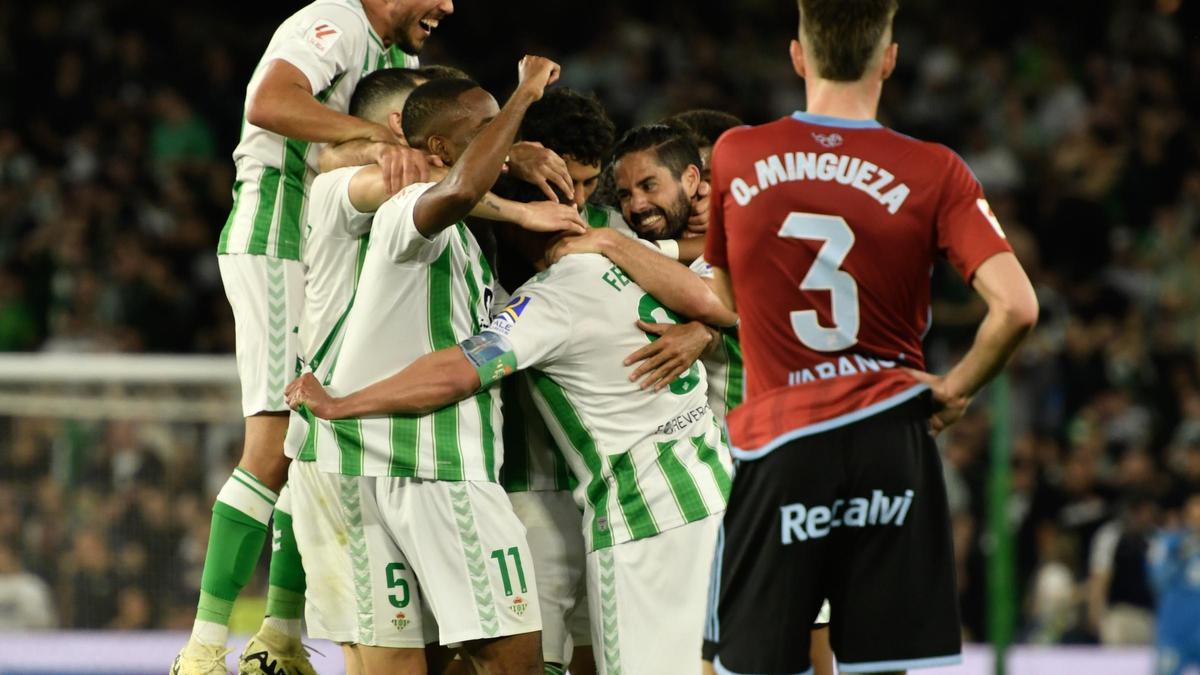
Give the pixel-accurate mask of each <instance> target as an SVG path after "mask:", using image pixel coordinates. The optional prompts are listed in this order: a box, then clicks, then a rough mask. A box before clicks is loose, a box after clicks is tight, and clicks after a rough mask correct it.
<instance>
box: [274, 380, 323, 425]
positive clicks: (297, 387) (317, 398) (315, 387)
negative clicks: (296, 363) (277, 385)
mask: <svg viewBox="0 0 1200 675" xmlns="http://www.w3.org/2000/svg"><path fill="white" fill-rule="evenodd" d="M283 393H284V397H285V399H286V400H287V404H288V407H289V408H291V409H292V410H299V409H300V406H302V405H303V406H307V407H308V409H309V410H311V411H312V414H314V415H316V416H317V417H320V418H321V419H331V416H332V415H333V408H334V399H333V397H332V396H330V395H329V392H327V391H325V387H322V386H321V383H320V382H318V381H317V378H316V377H314V376H313V374H312V373H304V374H303V375H301V376H300V377H297V378H296V379H294V380H292V383H291V384H289V385H288V386H287V389H284V391H283Z"/></svg>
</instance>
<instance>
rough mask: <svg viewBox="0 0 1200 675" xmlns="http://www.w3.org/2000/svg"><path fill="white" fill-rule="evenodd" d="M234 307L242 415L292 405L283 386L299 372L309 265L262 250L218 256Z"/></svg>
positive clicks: (270, 410) (227, 293) (230, 300)
mask: <svg viewBox="0 0 1200 675" xmlns="http://www.w3.org/2000/svg"><path fill="white" fill-rule="evenodd" d="M217 265H218V266H219V267H220V269H221V282H222V283H223V284H224V285H225V297H227V298H229V306H230V307H231V308H233V321H234V330H235V331H236V339H237V366H238V378H239V379H240V380H241V382H242V414H243V415H245V416H246V417H250V416H251V415H257V414H258V413H260V412H281V411H285V410H287V409H288V407H287V403H286V402H285V401H284V400H283V390H284V388H285V387H287V385H288V383H289V382H291V381H292V378H294V377H295V376H296V374H297V360H296V355H297V349H298V347H299V342H300V340H299V335H298V334H297V331H298V330H299V327H300V317H301V313H302V312H303V310H304V265H303V264H302V263H300V262H299V261H297V260H283V259H281V258H270V257H267V256H262V255H246V254H227V255H219V256H217Z"/></svg>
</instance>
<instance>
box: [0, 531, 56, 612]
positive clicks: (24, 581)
mask: <svg viewBox="0 0 1200 675" xmlns="http://www.w3.org/2000/svg"><path fill="white" fill-rule="evenodd" d="M51 597H52V596H51V594H50V587H49V586H48V585H47V584H46V582H45V581H43V580H42V579H41V578H40V577H38V576H37V575H36V574H33V573H32V572H29V571H28V570H26V569H24V568H23V567H21V561H20V560H18V559H17V557H16V555H14V553H13V550H12V548H11V547H10V546H9V545H8V544H6V543H4V541H3V540H0V631H6V630H7V631H19V630H35V629H38V628H54V627H55V626H56V625H57V623H58V622H57V620H56V619H55V613H54V604H53V602H52V601H51Z"/></svg>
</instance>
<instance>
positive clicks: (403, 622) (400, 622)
mask: <svg viewBox="0 0 1200 675" xmlns="http://www.w3.org/2000/svg"><path fill="white" fill-rule="evenodd" d="M410 623H412V621H410V620H409V618H408V616H407V615H405V614H404V612H396V616H394V617H392V625H393V626H395V627H396V630H404V629H405V628H408V624H410Z"/></svg>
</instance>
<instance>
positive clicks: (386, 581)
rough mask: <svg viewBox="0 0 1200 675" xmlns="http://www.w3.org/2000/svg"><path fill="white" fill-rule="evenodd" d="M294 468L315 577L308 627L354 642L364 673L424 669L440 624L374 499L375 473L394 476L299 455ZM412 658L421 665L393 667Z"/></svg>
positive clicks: (301, 531) (302, 538)
mask: <svg viewBox="0 0 1200 675" xmlns="http://www.w3.org/2000/svg"><path fill="white" fill-rule="evenodd" d="M290 475H291V480H290V481H289V483H288V485H289V488H290V490H291V493H292V500H293V507H294V509H295V523H296V528H295V533H296V541H297V544H298V545H299V548H300V551H301V552H302V554H303V556H304V564H305V566H306V567H307V571H308V572H309V574H310V576H311V578H312V579H313V583H312V584H310V585H309V588H308V592H307V594H306V600H307V602H306V603H305V604H306V617H307V619H308V630H309V634H310V635H311V636H313V637H314V638H320V639H325V640H330V641H332V642H338V643H342V644H353V645H354V647H353V649H352V651H353V652H354V654H355V657H356V662H358V663H360V664H361V665H362V668H363V672H365V673H373V672H381V673H391V672H405V673H407V672H425V645H426V643H427V642H428V641H429V639H430V635H431V634H433V632H434V630H435V628H434V627H432V626H431V625H429V624H428V622H427V621H426V610H425V609H424V607H423V603H422V601H421V596H420V591H419V588H418V586H417V581H416V577H415V575H414V574H413V573H412V570H411V569H410V566H409V565H408V561H407V560H406V559H405V558H404V556H403V555H402V554H401V552H400V549H399V547H398V546H397V545H396V542H395V541H394V540H392V538H391V536H390V535H389V534H388V532H387V529H386V528H385V527H384V526H383V525H382V522H381V519H382V518H383V514H382V512H381V511H380V509H379V508H378V505H377V504H375V502H374V500H375V486H376V481H378V480H390V479H376V478H369V477H358V476H342V475H337V474H328V473H324V472H322V471H320V470H319V469H318V468H317V466H316V464H315V463H313V462H296V463H294V464H293V466H292V469H291V472H290ZM348 663H349V661H348ZM413 663H419V664H420V668H421V670H420V671H417V670H411V669H409V670H391V668H392V667H393V666H394V665H395V664H405V667H406V668H407V667H409V665H410V664H413ZM285 672H287V673H289V675H290V673H292V672H293V671H292V670H286V671H285Z"/></svg>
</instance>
